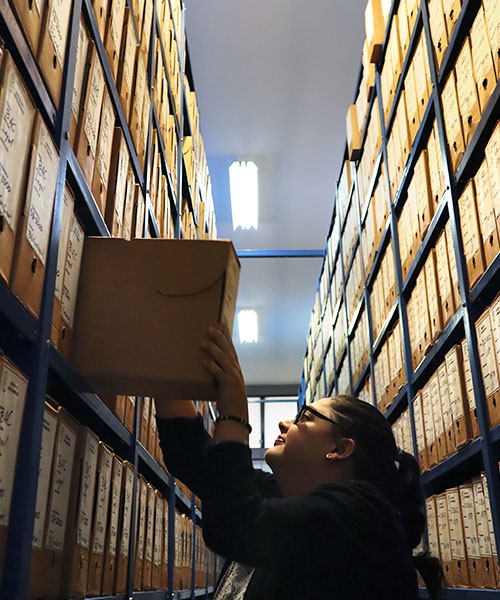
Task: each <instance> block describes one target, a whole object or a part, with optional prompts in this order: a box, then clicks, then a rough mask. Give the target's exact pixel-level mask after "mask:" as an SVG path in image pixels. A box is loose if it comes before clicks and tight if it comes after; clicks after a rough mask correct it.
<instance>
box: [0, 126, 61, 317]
mask: <svg viewBox="0 0 500 600" xmlns="http://www.w3.org/2000/svg"><path fill="white" fill-rule="evenodd" d="M58 167H59V154H58V152H57V149H56V147H55V145H54V142H53V141H52V138H51V137H50V134H49V131H48V129H47V127H46V126H45V124H44V123H43V120H42V118H41V117H40V115H37V118H36V122H35V126H34V129H33V141H32V149H31V164H30V170H29V177H28V186H27V190H26V197H25V200H24V206H23V209H22V211H21V218H20V220H19V224H18V231H17V239H16V246H15V251H14V261H13V265H12V274H11V279H10V286H11V288H12V291H13V292H14V294H15V295H16V296H17V297H18V298H19V299H20V300H21V302H22V303H23V304H24V305H25V306H26V308H27V309H28V310H29V311H30V312H31V313H32V314H33V315H34V316H35V317H36V318H38V316H39V314H40V305H41V302H42V291H43V282H44V279H45V265H46V261H47V254H48V246H49V238H50V228H51V224H52V211H53V208H54V197H55V192H56V181H57V171H58Z"/></svg>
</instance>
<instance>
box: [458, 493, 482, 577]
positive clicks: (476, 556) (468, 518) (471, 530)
mask: <svg viewBox="0 0 500 600" xmlns="http://www.w3.org/2000/svg"><path fill="white" fill-rule="evenodd" d="M459 491H460V504H461V508H462V516H463V523H464V534H465V548H466V551H467V566H468V571H469V578H470V585H471V586H472V587H474V588H481V587H484V584H485V577H486V569H485V561H484V559H483V558H482V557H481V549H480V547H479V536H478V530H477V523H476V510H475V506H474V492H473V489H472V483H466V484H463V485H461V486H459Z"/></svg>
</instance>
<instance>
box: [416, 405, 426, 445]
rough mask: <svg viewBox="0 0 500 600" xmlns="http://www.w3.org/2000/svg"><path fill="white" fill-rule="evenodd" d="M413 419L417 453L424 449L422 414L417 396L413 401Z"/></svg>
mask: <svg viewBox="0 0 500 600" xmlns="http://www.w3.org/2000/svg"><path fill="white" fill-rule="evenodd" d="M413 418H414V420H415V433H416V436H417V448H418V451H419V452H422V450H423V449H424V448H425V437H424V417H423V414H422V400H421V398H420V396H417V397H416V398H414V400H413Z"/></svg>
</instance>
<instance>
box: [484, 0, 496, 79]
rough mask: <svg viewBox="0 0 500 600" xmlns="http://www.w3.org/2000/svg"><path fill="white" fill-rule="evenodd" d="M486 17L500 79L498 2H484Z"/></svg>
mask: <svg viewBox="0 0 500 600" xmlns="http://www.w3.org/2000/svg"><path fill="white" fill-rule="evenodd" d="M482 4H483V8H484V17H485V21H486V29H487V30H488V39H489V41H490V47H491V53H492V55H493V61H494V63H495V71H496V74H497V79H498V78H500V14H499V11H498V2H495V0H483V3H482Z"/></svg>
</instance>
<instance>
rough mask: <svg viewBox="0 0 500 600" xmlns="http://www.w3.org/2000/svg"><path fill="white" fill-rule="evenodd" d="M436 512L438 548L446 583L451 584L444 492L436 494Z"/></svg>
mask: <svg viewBox="0 0 500 600" xmlns="http://www.w3.org/2000/svg"><path fill="white" fill-rule="evenodd" d="M436 512H437V523H438V532H439V549H440V554H441V565H442V567H443V572H444V576H445V578H446V585H447V586H452V585H453V562H452V558H451V537H450V524H449V520H448V501H447V498H446V492H445V493H443V494H439V496H436Z"/></svg>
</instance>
